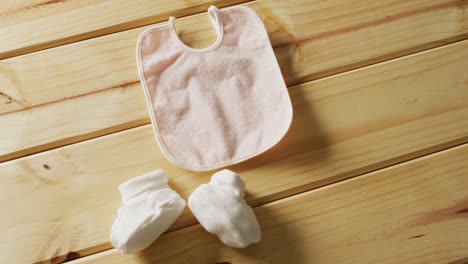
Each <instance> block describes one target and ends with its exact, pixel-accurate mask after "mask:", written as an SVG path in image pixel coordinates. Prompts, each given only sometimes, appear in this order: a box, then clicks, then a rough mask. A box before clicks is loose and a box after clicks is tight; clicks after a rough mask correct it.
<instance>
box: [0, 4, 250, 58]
mask: <svg viewBox="0 0 468 264" xmlns="http://www.w3.org/2000/svg"><path fill="white" fill-rule="evenodd" d="M242 2H245V1H242V0H216V1H213V0H201V1H183V0H177V1H164V0H157V1H151V0H137V1H126V0H104V1H102V0H101V1H96V0H80V1H77V0H22V1H17V0H2V1H1V2H0V59H4V58H8V57H12V56H18V55H21V54H25V53H29V52H33V51H38V50H43V49H46V48H50V47H55V46H58V45H63V44H66V43H72V42H76V41H80V40H84V39H89V38H94V37H98V36H102V35H107V34H111V33H115V32H118V31H122V30H126V29H130V28H135V27H140V26H143V25H147V24H151V23H156V22H160V21H163V20H166V19H167V18H168V17H169V16H170V15H172V16H177V17H181V16H187V15H191V14H194V13H199V12H205V11H206V9H207V8H208V7H209V6H210V5H212V4H216V5H217V6H219V7H223V6H227V5H233V4H238V3H242Z"/></svg>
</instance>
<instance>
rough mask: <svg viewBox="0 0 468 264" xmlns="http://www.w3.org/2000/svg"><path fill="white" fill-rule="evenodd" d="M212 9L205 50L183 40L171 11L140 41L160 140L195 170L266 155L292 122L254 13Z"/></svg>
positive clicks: (143, 74)
mask: <svg viewBox="0 0 468 264" xmlns="http://www.w3.org/2000/svg"><path fill="white" fill-rule="evenodd" d="M208 15H209V17H210V19H211V22H212V24H213V26H214V27H215V29H216V32H217V34H218V37H217V40H216V42H215V43H214V44H212V45H211V46H209V47H207V48H204V49H195V48H191V47H189V46H187V45H185V44H184V43H183V42H182V41H181V40H180V39H179V37H178V35H177V33H176V30H175V25H174V24H175V18H173V17H171V18H169V23H167V24H164V25H161V26H157V27H153V28H150V29H148V30H145V31H144V32H143V33H142V34H141V35H140V37H139V39H138V44H137V64H138V70H139V74H140V79H141V82H142V84H143V90H144V92H145V96H146V99H147V106H148V110H149V113H150V117H151V122H152V125H153V130H154V133H155V137H156V140H157V141H158V143H159V145H160V147H161V149H162V151H163V153H164V155H165V156H166V158H167V159H168V160H169V161H170V162H172V163H174V164H175V165H177V166H180V167H182V168H185V169H188V170H193V171H206V170H213V169H217V168H220V167H225V166H228V165H232V164H236V163H239V162H241V161H244V160H247V159H249V158H252V157H254V156H256V155H259V154H261V153H262V152H264V151H266V150H268V149H269V148H271V147H273V146H274V145H275V144H276V143H278V142H279V141H280V140H281V138H282V137H283V136H284V135H285V134H286V132H287V131H288V129H289V126H290V124H291V120H292V106H291V100H290V98H289V94H288V91H287V88H286V85H285V83H284V80H283V77H282V75H281V71H280V68H279V66H278V62H277V61H276V58H275V54H274V52H273V48H272V47H271V44H270V41H269V38H268V34H267V32H266V30H265V27H264V25H263V22H262V21H261V19H260V18H259V17H258V16H257V14H256V13H255V11H253V10H252V9H250V8H247V7H241V6H236V7H229V8H225V9H222V10H218V9H217V8H216V7H214V6H211V7H210V8H209V9H208Z"/></svg>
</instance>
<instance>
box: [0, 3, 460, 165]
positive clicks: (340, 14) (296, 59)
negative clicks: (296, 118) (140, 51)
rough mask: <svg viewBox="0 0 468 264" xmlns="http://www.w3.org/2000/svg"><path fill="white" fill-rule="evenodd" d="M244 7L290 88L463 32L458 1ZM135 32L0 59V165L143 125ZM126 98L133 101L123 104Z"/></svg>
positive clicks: (191, 26) (197, 22)
mask: <svg viewBox="0 0 468 264" xmlns="http://www.w3.org/2000/svg"><path fill="white" fill-rule="evenodd" d="M248 5H249V6H250V7H252V8H254V9H255V10H256V11H257V12H258V13H259V15H260V16H261V17H262V19H263V20H264V22H265V24H266V27H267V29H268V31H269V34H270V38H271V41H272V44H273V45H274V46H276V49H275V51H276V55H277V57H278V59H279V62H280V65H281V67H282V70H283V75H284V77H285V79H286V81H287V83H288V84H289V85H293V84H297V83H302V82H305V81H309V80H313V79H316V78H319V77H323V76H328V75H331V74H335V73H338V72H342V71H346V70H349V69H353V68H358V67H362V66H365V65H368V64H372V63H375V62H378V61H383V60H387V59H389V58H394V57H399V56H402V55H404V54H408V53H412V52H415V51H418V50H424V49H427V48H430V47H434V46H439V45H443V44H447V43H449V42H452V41H456V40H459V39H462V38H466V37H467V35H466V34H467V32H468V20H467V19H466V17H467V16H468V12H466V9H467V8H468V4H467V3H466V2H465V1H463V2H460V1H455V0H450V1H449V0H447V1H426V0H424V1H423V0H411V1H396V0H395V1H372V0H359V1H341V0H326V1H305V0H301V1H286V0H275V1H262V0H260V1H255V2H251V3H249V4H248ZM177 28H178V29H181V32H180V33H181V36H182V38H183V39H184V41H185V42H187V43H188V44H189V45H192V46H205V45H207V44H209V43H210V41H212V40H213V39H214V35H213V34H214V33H213V32H212V29H211V25H210V23H209V21H208V19H207V18H206V15H205V14H200V15H195V16H190V17H186V18H183V19H178V20H177ZM142 30H143V28H138V29H134V30H129V31H125V32H121V33H117V34H113V35H109V36H105V37H102V38H96V39H91V40H88V41H82V42H78V43H74V44H71V45H66V46H63V47H58V48H54V49H50V50H45V51H43V52H39V53H33V54H28V55H25V56H21V57H15V58H11V59H8V60H4V61H1V62H0V84H1V86H0V113H2V114H0V124H2V130H3V133H1V134H0V143H1V144H0V161H2V160H8V159H13V158H17V157H21V156H24V155H29V154H32V153H36V152H39V151H43V150H47V149H51V148H55V147H58V146H63V145H66V144H70V143H74V142H78V141H80V140H84V139H89V138H93V137H98V136H102V135H105V134H107V133H112V132H117V131H120V130H122V129H126V128H130V127H134V126H136V125H140V124H144V123H148V122H149V120H148V116H147V114H146V110H145V109H144V108H145V106H144V103H143V102H144V100H143V95H142V92H141V90H140V89H141V88H140V85H139V81H138V76H137V72H136V66H135V59H134V57H135V56H134V49H135V41H136V38H137V36H138V34H139V33H140V32H141V31H142ZM125 100H129V101H130V102H133V103H134V104H131V103H126V104H125V105H124V107H122V106H121V105H120V103H121V102H123V101H125ZM130 104H131V105H130ZM103 105H104V106H105V107H102V106H103ZM84 107H86V109H84ZM51 113H53V114H51ZM96 116H97V117H96ZM103 117H105V120H106V121H105V122H101V121H102V120H103ZM39 120H40V121H39Z"/></svg>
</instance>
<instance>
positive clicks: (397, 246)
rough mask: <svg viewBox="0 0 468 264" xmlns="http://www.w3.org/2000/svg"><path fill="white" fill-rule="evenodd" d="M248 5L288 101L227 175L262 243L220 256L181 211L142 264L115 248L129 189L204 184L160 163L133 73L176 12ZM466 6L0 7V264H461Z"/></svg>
mask: <svg viewBox="0 0 468 264" xmlns="http://www.w3.org/2000/svg"><path fill="white" fill-rule="evenodd" d="M211 4H215V5H216V6H217V7H219V8H222V7H227V6H232V5H236V4H241V5H246V6H249V7H251V8H253V9H254V10H255V11H256V12H257V13H258V14H259V15H260V17H261V18H262V19H263V21H264V23H265V26H266V28H267V30H268V33H269V36H270V40H271V42H272V45H273V47H274V50H275V53H276V56H277V59H278V61H279V64H280V66H281V70H282V72H283V76H284V78H285V80H286V83H287V84H288V87H289V93H290V96H291V99H292V102H293V105H294V120H293V124H292V127H291V129H290V131H289V132H288V134H287V135H286V137H285V138H284V139H283V140H282V141H281V142H280V143H279V144H278V145H277V146H276V147H274V148H273V149H272V150H270V151H268V152H267V153H265V154H263V155H261V156H259V157H257V158H254V159H252V160H250V161H247V162H244V163H241V164H238V165H235V166H232V167H231V169H232V170H234V171H236V172H238V173H240V174H241V176H242V177H243V178H244V179H245V181H246V182H247V197H246V199H247V201H248V203H249V204H250V205H251V206H253V207H255V208H254V210H255V212H256V214H257V216H258V219H259V222H260V224H261V226H262V232H263V240H262V242H261V243H260V244H257V245H253V246H251V247H248V248H247V249H241V250H240V249H232V248H228V247H226V246H224V245H223V244H222V243H221V242H219V241H218V240H217V239H216V237H214V236H212V235H209V234H208V233H207V232H206V231H204V230H203V229H202V228H201V227H200V226H199V225H198V224H197V222H196V220H195V219H194V217H193V215H192V214H191V213H190V212H189V210H186V211H185V212H184V214H183V216H182V217H181V218H180V219H179V220H178V221H177V222H176V223H175V224H174V226H173V227H171V229H170V230H169V232H168V233H166V234H164V235H163V236H162V237H161V238H160V239H158V240H157V241H156V242H155V243H154V244H153V245H152V246H151V247H150V248H148V249H147V250H145V251H143V252H141V253H140V254H137V255H131V256H122V255H120V254H119V253H118V252H117V251H116V250H114V249H112V247H111V245H110V243H109V231H110V226H111V224H112V222H113V220H114V217H115V215H116V210H117V208H118V207H119V206H120V203H121V202H120V196H119V193H118V190H117V186H118V184H120V183H121V182H123V181H125V180H127V179H130V178H133V177H135V176H138V175H140V174H142V173H145V172H148V171H150V170H154V169H157V168H162V169H164V170H166V171H167V172H168V174H169V175H170V178H171V181H170V184H171V186H172V187H173V188H174V189H175V190H176V191H178V192H179V193H180V194H181V195H182V197H183V198H187V197H188V196H189V195H190V193H191V192H192V191H193V190H194V189H195V188H196V187H197V186H198V185H199V184H201V183H204V182H207V181H208V180H209V178H210V176H211V174H212V172H207V173H194V172H189V171H186V170H183V169H180V168H178V167H176V166H174V165H172V164H170V163H169V162H168V161H166V160H165V159H164V157H163V155H162V153H161V151H160V150H159V148H158V146H157V143H156V141H155V140H154V138H153V135H152V130H151V126H150V125H149V123H150V121H149V116H148V114H147V112H146V105H145V101H144V96H143V92H142V89H141V86H140V82H139V79H138V73H137V68H136V64H135V55H134V54H135V45H136V40H137V37H138V35H139V34H140V33H141V32H142V31H143V30H144V29H145V28H147V27H148V26H150V25H152V24H154V23H165V21H167V19H168V16H170V15H172V16H176V17H177V18H178V19H177V28H178V31H179V32H178V33H179V34H180V36H181V38H182V40H183V41H184V42H185V43H187V44H188V45H190V46H192V47H196V48H199V47H205V46H208V45H210V44H211V43H212V42H213V41H214V40H215V38H216V35H215V32H214V30H213V29H212V26H211V24H210V22H209V20H208V18H207V15H206V13H205V12H206V9H207V8H208V7H209V6H210V5H211ZM467 39H468V1H465V0H404V1H402V0H382V1H375V0H294V1H293V0H255V1H242V0H218V1H213V0H201V1H183V0H176V1H164V0H134V1H126V0H102V1H97V0H80V1H78V0H22V1H16V0H3V1H1V2H0V59H1V60H0V162H1V163H0V186H1V190H2V191H1V192H0V212H1V215H0V263H62V262H70V263H105V264H110V263H236V264H237V263H451V264H455V263H467V262H468V144H467V142H468V40H467Z"/></svg>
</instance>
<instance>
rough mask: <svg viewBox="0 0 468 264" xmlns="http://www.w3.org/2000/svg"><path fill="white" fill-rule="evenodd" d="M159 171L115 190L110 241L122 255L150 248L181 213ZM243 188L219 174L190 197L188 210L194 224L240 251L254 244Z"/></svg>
mask: <svg viewBox="0 0 468 264" xmlns="http://www.w3.org/2000/svg"><path fill="white" fill-rule="evenodd" d="M168 180H169V178H168V176H167V174H166V173H165V172H164V171H163V170H157V171H154V172H150V173H147V174H144V175H141V176H139V177H136V178H134V179H131V180H129V181H127V182H124V183H122V184H121V185H120V186H119V191H120V193H121V196H122V202H123V206H122V207H120V208H119V210H118V213H117V218H116V219H115V222H114V224H113V225H112V229H111V235H110V240H111V243H112V245H113V246H114V247H115V248H116V249H117V250H119V251H120V252H122V253H123V254H132V253H136V252H138V251H141V250H143V249H145V248H146V247H148V246H149V245H151V244H152V243H153V242H154V241H155V240H156V239H157V238H158V237H159V236H160V235H161V234H162V233H164V232H165V231H166V230H167V229H168V228H169V227H170V226H171V225H172V224H173V223H174V222H175V220H176V219H177V218H178V217H179V216H180V215H181V214H182V212H183V211H184V208H185V201H184V200H183V199H182V198H181V197H180V195H179V194H177V193H176V192H175V191H174V190H172V189H171V188H170V187H169V186H168ZM244 191H245V183H244V181H243V180H242V179H241V178H240V176H239V175H237V174H236V173H234V172H232V171H230V170H222V171H219V172H217V173H215V174H213V176H212V177H211V180H210V182H209V183H207V184H202V185H200V186H199V187H198V188H197V189H195V191H194V192H193V193H192V194H191V195H190V197H189V199H188V207H189V208H190V210H191V211H192V213H193V214H194V216H195V218H196V219H197V220H198V222H199V223H200V224H201V225H202V226H203V227H204V228H205V229H206V230H207V231H208V232H209V233H212V234H215V235H216V236H218V238H219V239H220V240H221V241H222V242H223V243H224V244H226V245H228V246H231V247H236V248H244V247H246V246H248V245H250V244H252V243H257V242H259V241H260V237H261V231H260V226H259V224H258V222H257V219H256V217H255V214H254V212H253V210H252V208H251V207H250V206H248V205H247V204H246V202H245V200H244V195H245V193H244Z"/></svg>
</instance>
